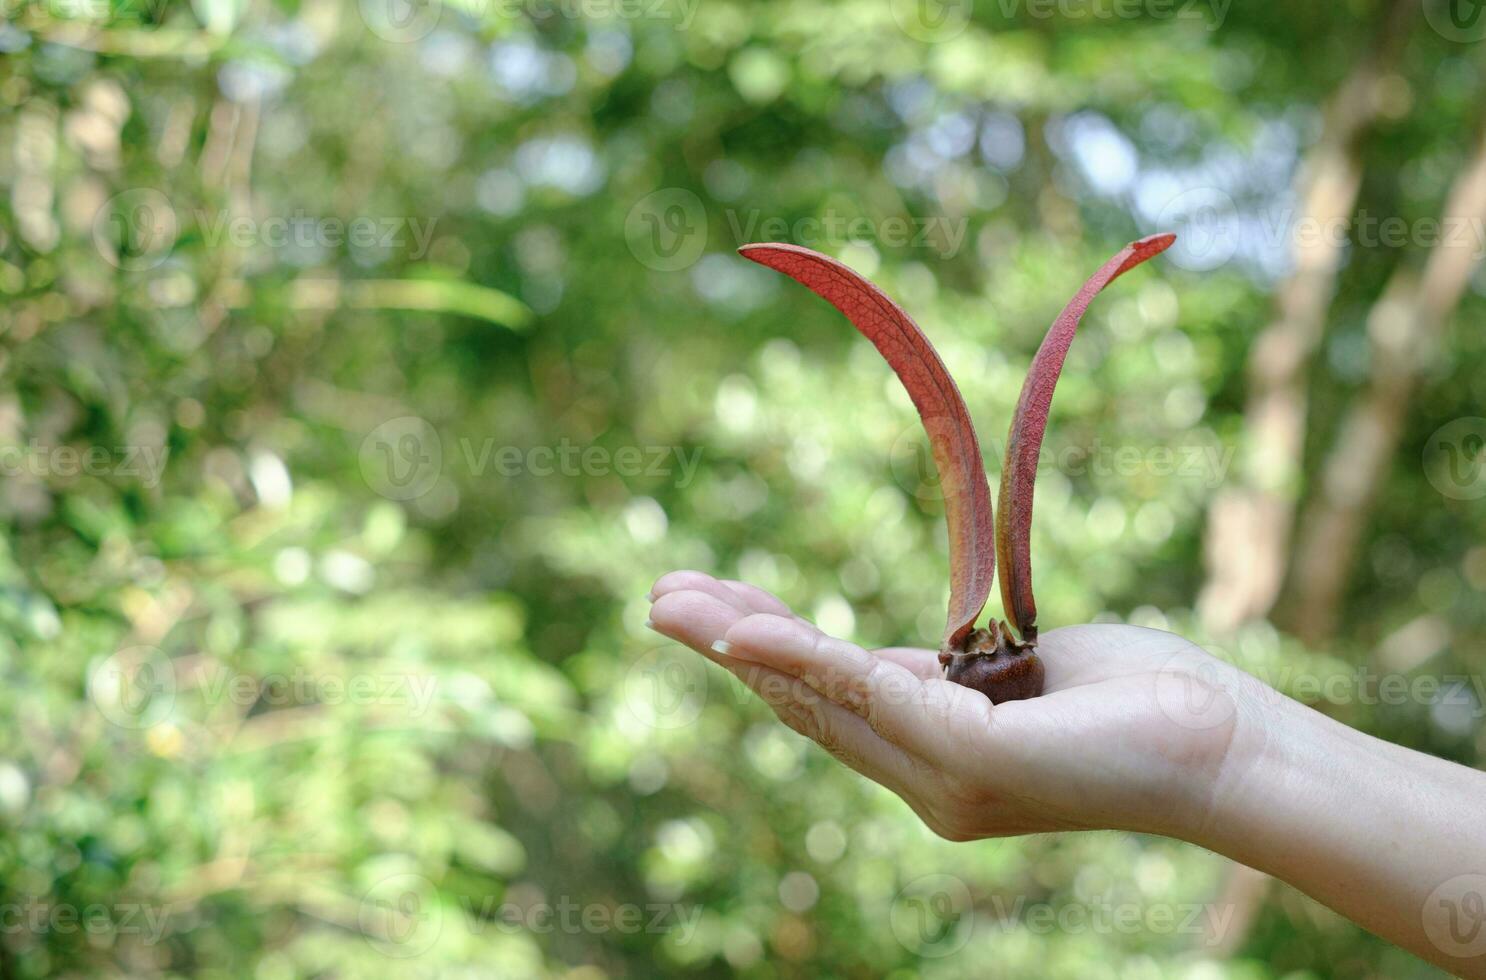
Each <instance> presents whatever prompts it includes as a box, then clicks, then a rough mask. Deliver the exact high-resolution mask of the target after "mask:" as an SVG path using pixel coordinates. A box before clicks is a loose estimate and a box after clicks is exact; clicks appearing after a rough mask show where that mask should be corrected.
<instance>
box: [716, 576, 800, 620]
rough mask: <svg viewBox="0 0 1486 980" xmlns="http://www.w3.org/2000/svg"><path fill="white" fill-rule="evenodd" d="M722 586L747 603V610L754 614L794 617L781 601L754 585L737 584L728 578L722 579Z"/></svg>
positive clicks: (791, 610) (734, 580)
mask: <svg viewBox="0 0 1486 980" xmlns="http://www.w3.org/2000/svg"><path fill="white" fill-rule="evenodd" d="M722 584H723V585H726V586H727V587H728V588H730V589H732V590H733V591H734V592H736V593H738V595H739V597H740V598H742V599H743V601H744V602H746V603H748V608H749V609H751V610H753V611H754V612H759V613H770V614H772V615H775V616H794V615H795V613H794V610H793V609H791V608H790V607H789V605H788V604H787V603H786V602H785V601H784V600H783V599H781V598H779V597H778V596H776V595H774V594H773V593H772V592H768V591H766V590H764V589H761V588H759V587H758V586H756V585H749V584H748V583H747V582H739V581H737V580H736V579H730V578H725V579H722Z"/></svg>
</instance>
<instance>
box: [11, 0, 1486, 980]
mask: <svg viewBox="0 0 1486 980" xmlns="http://www.w3.org/2000/svg"><path fill="white" fill-rule="evenodd" d="M0 12H3V14H4V20H3V23H0V52H3V53H0V184H3V187H4V194H3V197H0V294H3V302H0V516H3V539H0V666H3V672H4V684H3V686H0V712H3V716H4V717H5V719H6V724H4V725H3V726H0V976H4V977H40V976H109V975H116V976H125V975H127V976H134V977H147V976H184V975H199V976H210V977H242V976H253V977H261V978H281V977H282V978H288V977H310V976H348V977H350V976H375V977H380V976H386V975H392V974H396V975H406V976H430V977H432V976H444V975H449V976H470V977H474V976H489V977H521V978H525V977H566V978H572V980H580V978H581V980H599V978H604V977H651V976H706V977H721V976H732V975H738V976H743V977H772V976H782V977H878V976H893V977H903V978H906V977H911V976H925V977H997V978H1001V977H1005V978H1020V977H1078V978H1103V977H1107V978H1131V980H1147V978H1150V980H1155V978H1166V977H1178V978H1189V980H1209V978H1212V980H1216V978H1225V977H1236V978H1264V977H1275V978H1287V980H1289V978H1306V977H1349V978H1363V977H1387V978H1411V977H1432V976H1438V975H1440V974H1439V973H1438V972H1437V971H1434V970H1432V969H1431V968H1429V967H1427V966H1425V965H1424V964H1423V963H1421V962H1420V961H1418V960H1417V959H1415V958H1413V957H1411V956H1409V955H1408V954H1405V953H1402V952H1400V951H1398V950H1396V949H1394V948H1392V947H1390V946H1389V945H1387V944H1385V943H1382V942H1380V941H1379V940H1377V939H1374V938H1372V937H1371V936H1369V935H1368V934H1367V933H1365V932H1364V931H1362V930H1361V929H1359V928H1357V927H1356V926H1354V925H1352V924H1350V923H1348V922H1346V921H1344V920H1342V919H1340V918H1339V917H1337V916H1336V915H1334V914H1332V913H1330V912H1328V911H1327V910H1325V909H1324V908H1322V907H1320V906H1318V905H1317V904H1315V903H1313V902H1311V901H1309V900H1308V899H1306V898H1304V897H1303V896H1301V895H1299V894H1298V893H1296V892H1294V891H1293V890H1291V889H1289V888H1287V887H1285V886H1283V885H1279V884H1277V883H1274V882H1272V881H1269V880H1268V879H1265V878H1263V877H1261V876H1258V875H1255V874H1253V873H1250V872H1247V871H1245V870H1244V869H1241V868H1238V867H1236V866H1234V865H1233V864H1232V863H1230V862H1228V861H1226V860H1224V859H1221V858H1219V857H1217V856H1215V855H1212V854H1209V853H1206V852H1204V851H1201V850H1200V849H1197V848H1194V847H1189V846H1185V845H1182V844H1178V843H1175V842H1171V841H1166V840H1160V839H1154V838H1147V837H1141V836H1137V835H1130V834H1117V833H1101V834H1080V835H1067V836H1042V837H1032V838H1027V839H1019V840H1008V841H1000V842H984V843H979V844H974V845H951V844H948V843H945V842H943V841H940V840H938V839H937V838H935V837H933V835H932V834H930V833H929V832H928V831H926V830H925V829H924V828H923V826H922V825H921V824H920V823H919V822H918V820H917V819H916V818H914V817H913V815H912V813H911V812H910V811H909V810H908V808H907V807H906V806H905V805H903V804H902V803H900V802H899V801H898V800H897V799H896V798H895V797H893V796H891V795H890V794H888V793H887V792H885V791H883V790H880V789H878V788H877V787H875V786H873V785H870V784H868V783H866V782H865V781H864V780H862V779H861V778H859V777H857V776H856V775H854V774H853V773H851V772H849V771H846V770H845V769H843V768H842V767H840V766H838V765H836V764H835V763H834V762H833V761H832V760H831V759H830V758H829V757H827V756H826V755H824V754H823V753H822V752H820V751H819V750H817V749H816V748H815V747H813V746H811V745H808V744H806V743H804V742H803V741H802V740H800V739H799V738H798V737H796V736H795V735H794V734H792V733H791V732H789V731H787V730H786V729H784V728H783V727H782V726H780V725H779V724H777V723H776V722H775V721H774V720H773V718H772V716H771V715H770V714H769V713H768V711H767V710H766V709H764V708H762V707H761V706H760V705H758V704H757V703H755V702H754V701H753V700H751V698H750V696H748V695H747V692H746V691H744V690H743V689H742V688H741V687H740V686H739V685H738V684H736V683H735V682H733V681H732V680H731V679H730V678H728V677H726V676H725V675H723V674H722V673H721V672H719V671H717V670H715V669H712V668H711V667H710V666H709V665H707V664H705V663H704V662H702V661H701V660H700V658H697V657H695V655H693V654H691V653H689V652H688V651H684V650H681V649H679V648H678V647H676V646H675V645H673V644H669V643H667V642H664V641H662V640H661V639H660V638H658V637H657V636H655V635H654V634H652V633H650V632H649V631H647V630H645V629H643V627H642V624H643V622H644V620H645V615H646V609H647V603H646V602H645V594H646V591H647V589H648V588H649V586H650V584H651V582H652V581H653V580H654V579H655V578H656V577H657V576H658V575H660V574H661V573H663V572H665V571H668V570H670V569H674V568H686V567H692V568H699V569H705V570H707V571H710V572H713V573H716V574H719V575H725V576H730V577H739V578H743V579H747V580H748V581H750V582H754V583H756V584H758V585H760V586H763V587H765V588H767V589H770V590H773V591H774V592H776V593H778V594H779V595H780V596H782V597H783V598H784V599H785V600H787V601H788V602H790V603H791V604H792V605H794V606H795V608H796V609H798V610H799V611H800V612H801V613H802V614H804V615H808V616H810V617H813V618H814V619H815V620H816V621H817V622H818V623H820V625H821V626H823V627H824V628H826V629H827V630H829V631H832V632H834V633H837V634H840V635H843V636H846V637H850V638H852V639H854V640H857V641H859V642H861V643H864V644H867V645H882V644H889V643H918V644H923V645H933V643H934V641H935V638H937V636H938V633H939V630H940V628H941V626H942V622H943V610H944V604H945V599H946V596H947V592H948V584H947V583H948V578H947V548H946V543H945V532H944V525H943V518H942V508H941V501H940V499H939V493H938V485H937V482H936V480H935V476H934V472H933V468H932V465H931V463H930V461H929V456H928V453H927V449H926V445H925V442H924V439H923V437H922V435H921V433H920V428H919V423H918V421H917V419H916V417H915V415H914V413H913V409H912V407H911V405H910V403H909V402H908V399H907V397H906V395H905V394H904V393H903V391H902V390H901V388H900V387H899V385H898V383H897V381H896V380H895V379H894V378H893V376H892V374H891V372H890V371H889V370H888V369H887V368H886V366H885V365H884V364H883V363H882V362H881V360H880V358H879V357H878V355H877V354H876V352H875V351H874V350H873V349H872V348H871V346H870V345H869V344H868V343H867V342H866V341H865V340H863V339H862V338H861V337H860V336H858V335H857V334H856V332H855V331H854V330H852V329H851V327H850V326H849V325H848V324H847V323H846V321H845V320H844V319H842V318H841V317H840V316H839V315H838V314H836V313H835V311H833V310H832V309H830V307H828V306H827V305H826V304H825V303H824V302H822V301H820V300H819V299H817V298H815V297H814V296H812V295H810V294H809V293H808V292H807V291H806V290H804V289H803V288H801V287H799V286H798V285H796V284H794V283H792V282H790V281H788V280H786V279H784V278H783V277H780V276H778V275H776V274H774V273H771V272H768V271H767V270H764V269H762V268H759V267H757V266H754V265H752V264H750V263H748V262H746V261H743V260H741V259H739V258H738V257H737V256H736V255H735V254H734V250H735V249H736V247H737V246H738V245H740V244H743V243H745V242H747V241H752V240H767V239H774V240H784V241H793V242H796V243H799V244H803V245H807V246H810V247H813V248H816V249H819V250H822V251H825V252H828V253H830V254H832V255H835V256H837V257H839V258H840V259H842V260H843V261H845V262H847V263H849V264H850V265H852V266H853V267H855V268H857V269H859V270H860V271H862V272H863V273H865V274H867V275H869V276H871V277H872V278H873V279H874V280H875V281H876V282H878V283H879V284H880V285H881V286H882V287H883V288H884V289H885V290H887V292H888V293H890V294H891V295H892V296H894V297H895V298H897V299H898V300H899V301H900V302H901V303H902V304H903V305H904V306H905V307H906V308H907V309H908V310H909V311H910V312H911V313H912V314H913V316H914V317H915V318H917V320H918V321H919V322H920V324H921V325H922V326H923V327H924V329H925V330H926V332H927V333H928V334H929V335H930V336H931V337H932V338H933V340H934V341H935V343H936V344H937V345H938V347H939V349H940V351H941V352H942V354H943V356H944V358H945V360H946V361H947V362H948V363H949V365H950V367H951V370H952V372H953V373H954V375H955V376H956V378H957V379H958V380H959V383H960V385H961V387H962V388H963V389H964V392H965V395H966V398H967V401H968V402H969V405H970V408H971V411H972V413H973V414H974V416H975V418H976V421H977V423H978V427H979V429H980V432H981V437H982V442H983V448H984V450H985V455H986V464H987V468H988V470H989V472H990V477H991V480H992V481H995V480H997V479H998V478H999V473H1000V456H1001V449H1002V445H1003V440H1004V434H1005V428H1006V425H1007V423H1008V421H1009V419H1010V414H1011V407H1012V404H1013V402H1014V399H1015V397H1016V394H1017V391H1018V389H1019V386H1020V384H1021V379H1022V377H1023V375H1024V372H1025V370H1026V367H1027V364H1028V363H1029V361H1030V358H1031V355H1032V353H1033V351H1034V350H1035V349H1036V346H1037V344H1038V343H1039V341H1040V339H1041V336H1042V333H1043V331H1044V330H1045V328H1046V326H1047V325H1048V324H1049V323H1050V322H1051V320H1052V318H1053V317H1054V316H1055V315H1056V313H1057V311H1058V310H1059V309H1060V308H1061V306H1062V305H1063V303H1064V302H1065V301H1066V299H1067V298H1068V297H1069V296H1070V295H1071V294H1072V293H1073V292H1074V291H1075V290H1076V289H1077V287H1078V285H1079V284H1080V283H1081V282H1082V281H1083V279H1084V277H1085V276H1086V275H1088V274H1089V273H1090V272H1092V271H1093V270H1094V269H1095V268H1097V267H1098V266H1099V264H1100V263H1102V262H1103V261H1104V259H1105V258H1106V257H1107V256H1108V255H1110V254H1112V253H1113V252H1114V251H1115V250H1116V249H1118V248H1119V247H1120V246H1122V245H1123V244H1124V243H1125V242H1127V241H1129V240H1130V239H1132V238H1134V237H1137V236H1139V235H1142V234H1147V233H1151V232H1154V231H1158V230H1173V231H1176V232H1178V233H1179V234H1180V235H1181V236H1182V237H1181V241H1180V243H1179V244H1178V246H1177V247H1176V248H1175V249H1173V250H1172V251H1171V252H1169V253H1167V254H1166V255H1165V256H1163V257H1162V258H1160V259H1158V260H1156V261H1154V262H1152V263H1150V264H1149V265H1148V266H1146V267H1144V268H1142V269H1140V270H1138V271H1136V272H1134V273H1132V274H1130V275H1129V276H1127V277H1125V278H1124V279H1122V280H1121V281H1120V282H1119V283H1118V284H1117V285H1116V286H1115V287H1113V288H1112V289H1111V290H1109V291H1108V292H1107V293H1106V294H1105V295H1104V296H1103V297H1102V298H1100V299H1099V300H1098V301H1097V302H1096V303H1095V304H1094V307H1093V309H1092V311H1091V312H1090V315H1089V316H1088V317H1087V318H1086V319H1085V322H1084V326H1083V328H1082V331H1081V333H1080V335H1079V337H1078V340H1077V342H1076V343H1075V344H1074V346H1073V350H1072V353H1071V355H1070V358H1069V362H1068V369H1067V371H1066V374H1065V376H1064V380H1063V382H1062V384H1061V387H1060V390H1059V393H1058V397H1057V400H1056V401H1055V403H1054V410H1053V419H1052V424H1051V426H1050V429H1049V437H1048V441H1047V447H1046V452H1045V454H1044V459H1043V466H1042V467H1041V469H1040V471H1039V477H1038V499H1037V510H1036V517H1035V520H1034V522H1033V538H1034V541H1033V553H1034V555H1035V568H1036V578H1037V583H1038V600H1039V605H1040V607H1041V613H1042V616H1041V621H1042V623H1043V624H1044V627H1045V628H1051V627H1055V626H1057V625H1060V624H1069V623H1077V622H1084V621H1090V620H1097V621H1110V622H1113V621H1126V622H1134V623H1139V624H1144V625H1150V626H1157V627H1164V628H1169V629H1173V630H1176V631H1179V632H1181V633H1183V634H1185V635H1187V636H1190V637H1191V638H1193V639H1194V640H1197V641H1198V642H1201V643H1203V644H1204V645H1206V646H1207V647H1208V648H1209V649H1210V650H1212V651H1213V652H1214V653H1215V654H1217V655H1219V656H1222V657H1224V658H1226V659H1229V660H1231V661H1232V662H1234V663H1237V664H1239V665H1241V666H1243V667H1244V668H1245V669H1247V670H1250V671H1252V672H1254V673H1255V674H1257V675H1259V676H1260V677H1263V678H1264V679H1265V680H1267V681H1269V682H1270V683H1272V684H1274V685H1275V686H1277V687H1279V688H1280V689H1281V690H1284V691H1286V692H1287V693H1290V694H1292V695H1294V696H1296V697H1299V698H1301V699H1302V700H1305V701H1307V702H1309V703H1312V704H1314V705H1315V706H1316V707H1317V708H1318V709H1319V710H1322V711H1325V712H1327V713H1329V714H1332V715H1334V716H1336V717H1338V718H1340V719H1342V720H1344V721H1345V722H1347V723H1348V724H1351V725H1355V726H1357V727H1359V728H1361V729H1364V730H1366V731H1369V732H1373V733H1375V734H1377V735H1379V736H1381V737H1383V738H1387V739H1391V740H1394V741H1397V742H1400V743H1403V744H1406V745H1409V746H1413V747H1415V748H1418V749H1421V750H1424V751H1427V752H1432V753H1435V754H1438V755H1441V756H1444V757H1446V758H1450V759H1455V760H1458V761H1460V762H1463V763H1466V764H1468V765H1479V764H1480V763H1481V760H1482V758H1483V755H1486V735H1483V724H1482V718H1483V706H1482V702H1483V698H1482V687H1483V684H1482V681H1481V678H1482V672H1483V670H1486V645H1483V642H1482V641H1483V635H1486V603H1483V602H1482V592H1483V590H1486V545H1483V543H1482V542H1483V540H1486V538H1483V533H1486V505H1483V503H1482V498H1483V496H1486V453H1483V446H1486V419H1483V418H1481V417H1480V416H1482V415H1486V408H1483V406H1486V371H1483V367H1486V334H1483V333H1482V332H1481V331H1480V330H1479V328H1478V324H1479V320H1480V317H1481V315H1482V312H1483V310H1486V296H1483V292H1486V277H1483V275H1482V273H1481V271H1480V267H1479V266H1480V260H1481V257H1482V253H1483V250H1486V235H1483V231H1482V229H1483V225H1486V142H1483V137H1482V132H1483V129H1482V122H1483V119H1482V109H1481V106H1482V104H1483V90H1482V89H1483V80H1482V68H1483V57H1486V48H1483V43H1482V39H1483V38H1486V17H1482V16H1480V14H1481V13H1482V11H1481V9H1480V8H1479V7H1472V5H1471V4H1470V3H1461V2H1446V0H1440V2H1435V0H1428V2H1424V3H1421V2H1420V0H1413V2H1407V0H1397V2H1393V0H1340V2H1336V3H1300V4H1287V5H1283V6H1280V5H1273V6H1269V5H1258V4H1248V5H1240V4H1235V3H1231V2H1229V0H1119V2H1116V0H834V2H822V0H779V2H775V3H770V4H750V3H746V2H739V0H442V2H441V0H426V2H425V3H424V4H423V5H418V6H410V5H407V4H406V3H405V2H404V0H362V2H360V3H359V4H358V3H353V2H336V0H298V2H296V0H279V2H274V3H268V2H263V0H251V2H250V0H194V2H190V3H186V2H179V0H47V2H40V3H33V2H28V0H7V2H5V3H4V4H3V5H0ZM998 603H999V599H993V600H992V604H991V610H990V611H991V612H993V613H996V612H998V611H999V610H998ZM1406 789H1407V788H1406V787H1400V791H1406Z"/></svg>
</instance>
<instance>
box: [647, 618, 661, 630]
mask: <svg viewBox="0 0 1486 980" xmlns="http://www.w3.org/2000/svg"><path fill="white" fill-rule="evenodd" d="M645 628H646V629H648V630H655V631H656V632H657V633H659V632H660V630H656V629H655V621H654V620H650V619H647V620H645Z"/></svg>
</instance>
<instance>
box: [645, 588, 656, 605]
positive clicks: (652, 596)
mask: <svg viewBox="0 0 1486 980" xmlns="http://www.w3.org/2000/svg"><path fill="white" fill-rule="evenodd" d="M645 601H646V602H654V601H655V590H654V589H651V590H650V591H649V592H647V593H645Z"/></svg>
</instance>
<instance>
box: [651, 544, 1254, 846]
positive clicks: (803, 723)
mask: <svg viewBox="0 0 1486 980" xmlns="http://www.w3.org/2000/svg"><path fill="white" fill-rule="evenodd" d="M651 598H652V600H653V603H654V604H653V606H652V608H651V613H650V619H651V625H652V627H653V628H654V629H655V630H657V631H658V632H660V633H662V634H664V635H666V636H669V637H672V638H673V639H676V640H679V641H681V642H682V643H685V644H686V645H687V646H689V647H691V648H692V649H694V650H696V651H698V652H699V653H701V654H702V655H703V656H706V657H707V658H708V659H710V660H712V661H713V662H714V663H717V664H719V665H721V666H723V667H725V668H726V669H728V670H729V671H731V672H732V673H733V674H734V675H736V676H737V677H738V678H740V679H741V680H742V681H743V682H744V683H746V684H747V685H748V686H749V687H750V688H752V689H753V690H754V692H755V693H757V694H758V695H759V696H760V697H762V698H763V699H764V701H765V702H766V703H768V704H769V706H770V707H771V708H773V709H774V712H775V713H776V714H777V715H778V716H779V718H780V720H782V721H783V722H784V723H785V724H786V725H788V726H789V727H790V728H792V729H794V730H795V731H797V732H799V733H800V734H802V735H805V736H807V737H809V738H811V739H813V740H815V741H816V742H817V743H819V744H820V745H821V746H822V747H823V748H824V749H825V750H826V751H827V752H829V753H830V754H831V755H833V756H835V757H836V758H837V759H839V760H840V761H842V762H844V763H845V764H846V765H848V766H850V767H851V768H853V769H855V770H856V771H858V772H860V773H862V774H863V775H865V776H867V777H868V778H870V779H873V780H875V781H877V782H879V783H881V784H882V785H884V786H886V787H887V788H888V789H890V790H892V791H893V792H894V793H896V794H897V795H898V796H900V797H902V799H903V800H904V801H905V802H907V803H908V805H909V806H911V807H912V808H913V809H914V811H915V812H916V813H917V814H918V815H919V816H920V817H921V818H922V819H923V820H924V822H925V823H926V824H928V826H929V827H930V828H931V829H933V830H934V831H935V832H936V833H937V834H939V835H940V836H942V837H945V838H947V839H949V840H955V841H963V840H974V839H977V838H982V837H1001V836H1009V835H1013V834H1025V833H1035V832H1039V831H1051V830H1075V829H1102V828H1118V829H1128V830H1142V831H1151V832H1156V833H1164V834H1168V835H1171V836H1181V837H1184V838H1185V839H1188V840H1191V839H1194V837H1193V836H1192V835H1193V834H1195V833H1196V832H1197V831H1198V830H1199V829H1200V828H1201V827H1202V825H1203V824H1204V823H1205V822H1206V821H1207V819H1208V817H1209V814H1210V811H1211V807H1212V796H1213V793H1214V791H1215V788H1216V787H1217V786H1218V784H1219V776H1220V774H1221V772H1222V771H1223V769H1224V766H1225V762H1227V761H1229V759H1230V755H1231V754H1232V753H1233V751H1234V749H1235V746H1247V744H1248V742H1250V741H1251V740H1250V739H1246V738H1239V736H1240V734H1241V733H1242V726H1243V724H1244V719H1245V718H1246V717H1247V716H1248V715H1249V712H1247V711H1242V710H1238V707H1237V702H1236V701H1235V697H1234V692H1240V695H1239V696H1240V698H1241V697H1242V696H1243V695H1242V692H1244V691H1246V690H1247V689H1248V687H1249V686H1250V685H1253V684H1257V682H1256V681H1253V680H1252V678H1248V677H1247V675H1242V674H1241V673H1240V672H1239V671H1237V670H1235V669H1234V668H1232V667H1230V666H1228V665H1226V664H1223V663H1221V662H1220V661H1218V660H1216V659H1215V658H1213V657H1210V656H1209V655H1207V654H1206V653H1204V652H1203V651H1202V650H1201V649H1199V648H1198V647H1196V646H1194V645H1193V644H1191V643H1189V642H1187V641H1186V640H1184V639H1182V638H1181V637H1179V636H1176V635H1174V634H1171V633H1165V632H1162V631H1160V630H1152V629H1144V628H1140V627H1134V626H1099V625H1094V626H1073V627H1067V628H1064V629H1058V630H1053V631H1051V632H1048V633H1044V634H1042V635H1041V636H1040V637H1039V638H1038V644H1037V652H1038V655H1039V656H1040V657H1041V658H1042V659H1043V661H1044V663H1045V665H1046V669H1047V681H1046V686H1045V689H1044V693H1043V695H1042V696H1041V697H1038V698H1035V699H1032V700H1029V701H1008V702H1004V703H1002V704H999V705H992V704H991V702H990V701H989V700H988V699H986V698H985V697H984V696H983V695H981V694H980V693H979V692H976V691H973V690H971V689H969V688H965V687H961V686H960V685H958V684H953V683H951V682H949V681H946V680H944V679H943V677H942V671H941V669H940V666H939V663H938V660H937V657H936V654H935V653H934V652H933V651H930V650H922V649H911V648H904V647H890V648H887V649H882V650H876V651H867V650H864V649H863V648H861V647H859V646H856V645H855V644H852V643H848V642H846V641H844V640H839V639H835V638H833V637H830V636H827V635H825V634H824V633H822V632H821V631H820V630H818V629H817V628H815V627H814V626H813V625H811V624H810V623H808V622H806V621H805V620H803V619H801V618H800V617H798V616H795V615H794V614H793V613H792V612H791V611H790V610H789V608H788V607H787V606H786V605H785V604H784V603H783V602H781V601H780V600H779V599H777V598H775V597H774V596H772V595H770V594H768V593H767V592H764V591H763V590H761V589H758V588H755V587H753V586H750V585H747V584H745V583H742V582H733V581H723V580H718V579H715V578H712V577H711V576H709V575H706V574H703V573H701V572H691V571H681V572H672V573H670V574H668V575H665V576H663V577H662V578H661V579H660V580H659V581H658V582H656V584H655V588H654V589H653V590H652V592H651Z"/></svg>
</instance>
